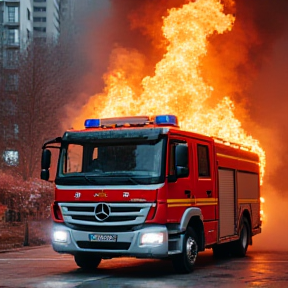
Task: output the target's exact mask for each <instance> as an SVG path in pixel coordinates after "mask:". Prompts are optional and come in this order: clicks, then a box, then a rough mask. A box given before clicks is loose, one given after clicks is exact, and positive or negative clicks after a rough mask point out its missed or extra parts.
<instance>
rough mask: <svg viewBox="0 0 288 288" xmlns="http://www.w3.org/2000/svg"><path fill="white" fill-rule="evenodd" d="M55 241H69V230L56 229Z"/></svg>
mask: <svg viewBox="0 0 288 288" xmlns="http://www.w3.org/2000/svg"><path fill="white" fill-rule="evenodd" d="M53 239H54V242H60V243H67V242H68V239H69V235H68V231H54V233H53Z"/></svg>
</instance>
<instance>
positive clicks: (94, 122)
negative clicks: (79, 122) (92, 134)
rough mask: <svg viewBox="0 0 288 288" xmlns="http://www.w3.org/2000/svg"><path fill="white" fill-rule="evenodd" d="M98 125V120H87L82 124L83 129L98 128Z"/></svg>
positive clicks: (99, 123) (99, 122)
mask: <svg viewBox="0 0 288 288" xmlns="http://www.w3.org/2000/svg"><path fill="white" fill-rule="evenodd" d="M100 125H101V121H100V119H87V120H85V123H84V126H85V128H99V127H100Z"/></svg>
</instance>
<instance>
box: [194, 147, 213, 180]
mask: <svg viewBox="0 0 288 288" xmlns="http://www.w3.org/2000/svg"><path fill="white" fill-rule="evenodd" d="M197 156H198V176H199V177H210V163H209V149H208V146H206V145H200V144H197Z"/></svg>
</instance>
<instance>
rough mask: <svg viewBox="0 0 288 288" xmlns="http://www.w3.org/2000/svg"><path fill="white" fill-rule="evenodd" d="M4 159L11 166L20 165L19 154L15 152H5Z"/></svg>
mask: <svg viewBox="0 0 288 288" xmlns="http://www.w3.org/2000/svg"><path fill="white" fill-rule="evenodd" d="M3 159H4V161H5V162H6V164H7V165H9V166H17V165H18V164H19V153H18V151H15V150H6V151H4V152H3Z"/></svg>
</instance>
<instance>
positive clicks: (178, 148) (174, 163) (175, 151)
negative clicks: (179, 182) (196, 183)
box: [168, 141, 189, 178]
mask: <svg viewBox="0 0 288 288" xmlns="http://www.w3.org/2000/svg"><path fill="white" fill-rule="evenodd" d="M188 162H189V161H188V144H187V143H186V142H184V141H181V142H180V141H179V142H178V141H171V142H170V143H169V164H168V165H169V167H168V170H169V175H170V176H174V177H177V178H180V177H187V176H188V175H189V167H188Z"/></svg>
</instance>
